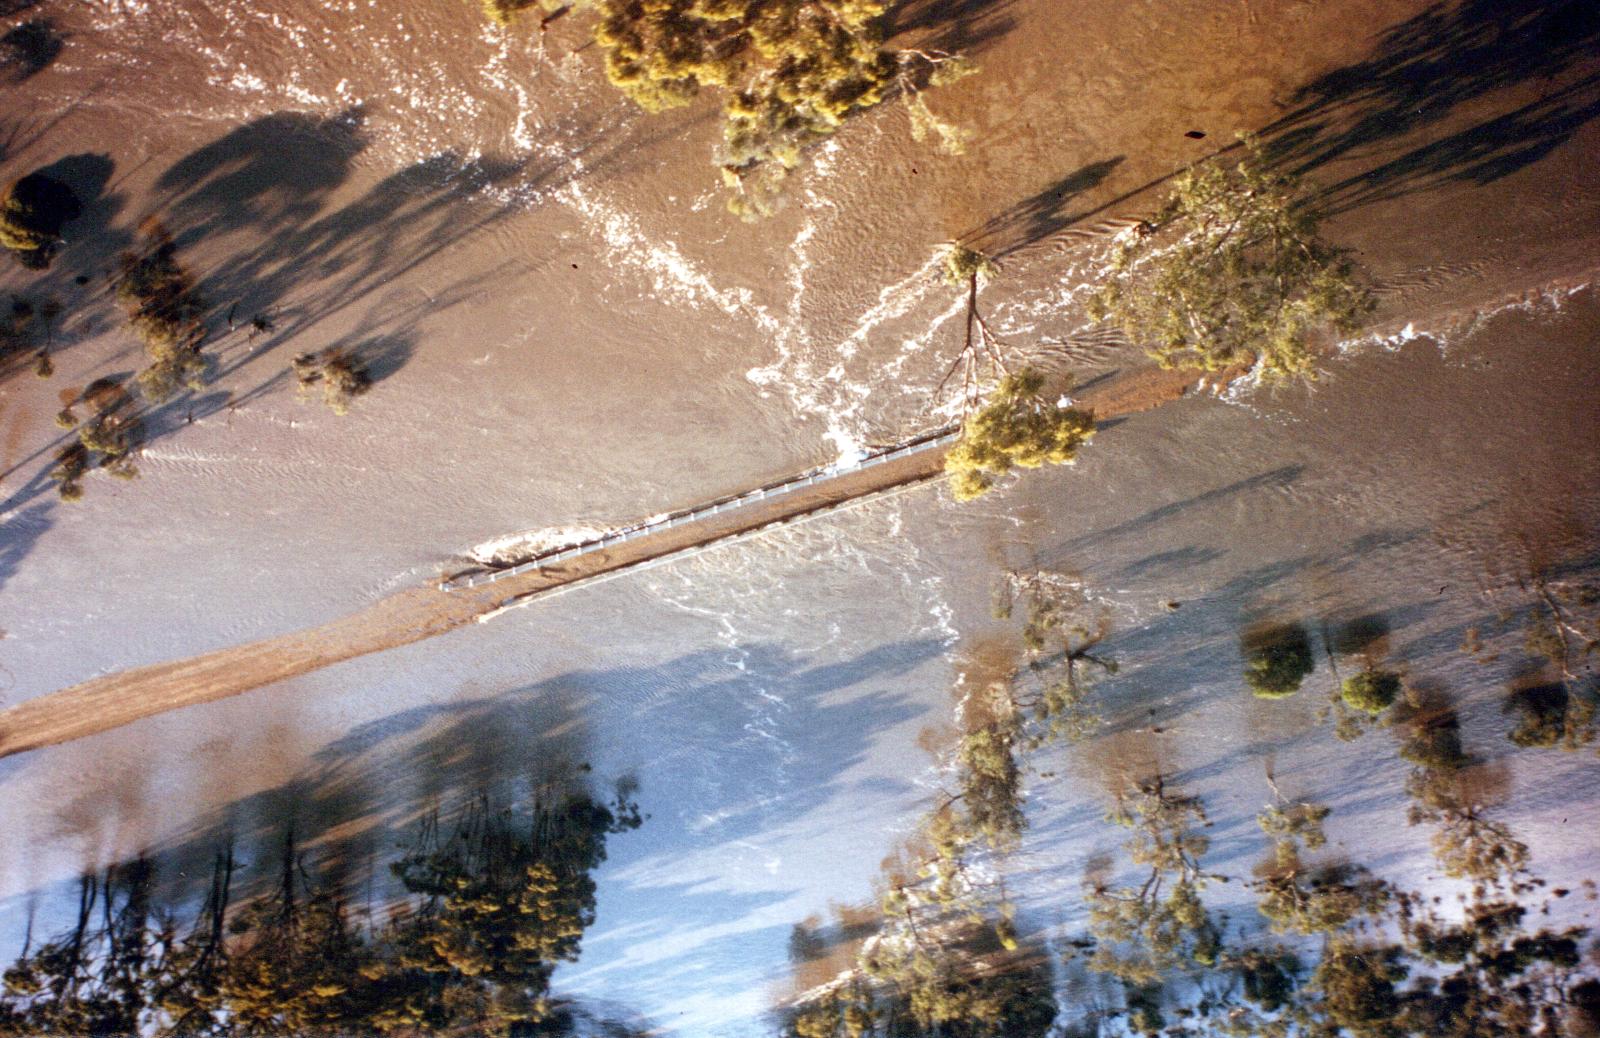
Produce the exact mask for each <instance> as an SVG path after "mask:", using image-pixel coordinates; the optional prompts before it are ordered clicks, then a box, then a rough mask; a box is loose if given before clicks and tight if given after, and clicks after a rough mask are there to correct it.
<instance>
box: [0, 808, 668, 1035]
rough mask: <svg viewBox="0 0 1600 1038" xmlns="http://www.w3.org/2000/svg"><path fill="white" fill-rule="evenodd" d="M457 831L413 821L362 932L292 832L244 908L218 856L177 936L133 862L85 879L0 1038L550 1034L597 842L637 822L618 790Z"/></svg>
mask: <svg viewBox="0 0 1600 1038" xmlns="http://www.w3.org/2000/svg"><path fill="white" fill-rule="evenodd" d="M457 821H458V824H457V825H455V826H454V827H453V828H451V829H450V830H449V831H448V834H447V838H446V839H443V840H441V839H439V838H438V837H439V832H440V829H439V825H438V819H437V817H436V816H434V817H431V818H429V819H427V820H425V821H424V823H423V825H422V828H421V831H420V832H419V834H418V840H417V843H416V844H415V845H413V847H412V849H411V852H410V853H409V854H407V855H406V857H405V858H403V859H402V860H401V861H400V862H399V863H397V865H396V866H395V870H396V872H397V873H398V874H399V877H400V879H401V880H402V882H403V885H404V887H405V888H406V891H407V894H406V895H405V896H403V897H401V898H399V899H398V900H397V902H396V903H395V904H393V905H392V906H391V914H390V917H389V918H388V920H387V921H384V922H382V923H375V922H373V921H372V920H371V919H370V918H369V919H368V920H367V921H366V923H365V925H364V926H363V925H358V924H357V922H356V921H355V920H354V919H353V918H352V915H351V913H350V912H349V911H348V910H347V904H346V898H345V895H344V893H343V890H342V886H341V883H340V882H339V881H338V880H336V879H335V878H334V877H335V873H333V872H332V871H331V870H322V871H321V872H319V871H318V870H316V869H314V868H309V867H308V863H307V862H306V860H305V856H304V854H303V853H302V850H301V848H300V847H299V845H298V844H297V843H296V840H295V838H294V834H293V832H292V831H290V832H289V833H288V834H286V836H285V838H284V840H283V843H282V845H281V848H280V852H279V853H278V854H277V855H276V863H277V869H276V882H274V883H272V884H271V886H270V889H269V890H268V891H266V892H265V893H263V894H261V895H260V896H258V897H254V898H252V899H250V900H248V901H246V902H244V903H242V904H236V903H235V902H234V900H233V897H232V884H233V878H234V871H235V868H234V861H233V855H232V852H231V850H225V851H223V852H219V854H218V856H217V860H216V867H215V870H214V874H213V877H212V883H211V888H210V891H209V893H208V895H207V896H206V898H205V899H204V902H203V903H202V904H201V905H200V907H199V910H198V912H197V914H196V915H195V917H194V920H193V923H192V924H191V925H189V926H188V927H183V926H180V925H179V924H178V921H177V918H176V915H175V913H173V912H171V911H168V910H163V909H160V908H158V907H157V906H156V905H155V903H154V901H153V899H152V892H153V890H154V887H153V875H154V872H153V869H152V867H151V866H150V864H149V863H148V862H145V861H143V860H138V861H135V862H133V863H130V864H128V865H122V866H117V867H115V868H113V869H110V870H107V871H106V872H105V873H104V875H103V876H96V875H86V876H85V877H84V878H83V880H82V882H81V884H80V888H79V899H78V913H77V923H76V925H75V926H74V927H73V928H72V929H70V930H68V931H67V932H65V933H64V934H62V935H60V936H59V937H56V938H54V939H52V940H50V941H46V942H44V943H42V944H41V945H39V946H38V947H37V948H33V947H31V946H25V947H24V949H23V953H22V955H21V956H20V957H19V959H18V960H17V961H16V963H15V964H14V965H13V966H12V967H11V968H10V969H9V970H7V971H6V973H5V986H6V991H5V995H4V997H3V998H0V1034H10V1033H15V1034H30V1035H33V1034H63V1035H65V1034H71V1035H79V1034H83V1035H105V1036H108V1038H109V1036H128V1038H132V1036H134V1035H154V1036H161V1038H179V1036H184V1038H189V1036H223V1035H238V1036H241V1038H243V1036H252V1038H253V1036H266V1035H284V1036H299V1035H309V1034H328V1035H334V1034H340V1035H343V1034H351V1035H353V1034H393V1035H397V1036H404V1038H413V1036H419V1035H425V1034H468V1033H471V1034H474V1035H482V1036H485V1038H488V1036H497V1038H510V1036H511V1035H513V1034H515V1035H518V1036H521V1035H530V1036H531V1035H532V1034H533V1033H535V1028H536V1026H538V1027H543V1028H544V1029H543V1030H538V1031H537V1033H541V1034H542V1033H559V1027H560V1025H561V1024H560V1022H561V1020H563V1019H568V1018H569V1017H570V1014H565V1015H563V1014H559V1013H555V1012H553V1009H552V1005H551V1003H550V1001H549V999H548V988H549V979H550V974H551V972H552V971H553V969H554V968H555V965H556V964H557V963H558V962H561V961H569V960H571V959H573V958H575V957H576V955H577V951H578V945H579V941H580V939H581V936H582V933H583V930H584V928H585V927H587V926H588V925H589V924H590V923H591V922H592V921H593V918H594V896H595V890H594V881H593V878H592V872H593V870H594V868H595V867H596V866H597V865H598V864H599V863H600V861H601V860H603V859H604V857H605V850H604V848H605V842H606V836H607V835H608V834H611V833H616V832H621V831H623V830H626V829H631V828H634V827H636V826H637V825H638V824H639V822H640V817H639V814H638V809H637V807H636V806H635V805H634V804H633V803H632V801H631V799H630V798H629V794H628V791H627V790H626V789H620V790H619V793H618V796H617V798H616V799H615V800H614V801H613V802H612V803H611V804H609V805H601V804H599V803H597V802H595V801H594V800H593V799H592V798H590V797H588V796H587V795H586V794H584V793H583V792H581V791H579V790H577V789H571V788H568V789H565V790H564V791H559V792H554V793H549V794H548V795H547V796H544V797H543V798H542V799H539V800H537V801H536V802H535V803H534V804H533V805H532V807H531V808H526V809H524V808H518V809H516V810H511V809H507V810H491V809H490V808H489V806H488V801H487V799H480V800H478V801H476V802H475V803H474V804H473V805H472V806H471V807H469V808H468V809H467V810H466V811H465V812H464V813H463V814H461V815H460V816H459V818H458V820H457ZM97 920H98V921H97ZM541 1021H542V1022H543V1023H541Z"/></svg>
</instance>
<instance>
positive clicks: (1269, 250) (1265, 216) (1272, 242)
mask: <svg viewBox="0 0 1600 1038" xmlns="http://www.w3.org/2000/svg"><path fill="white" fill-rule="evenodd" d="M1245 149H1246V151H1245V157H1244V158H1243V159H1242V160H1241V161H1240V162H1238V163H1237V164H1235V165H1232V166H1229V165H1226V164H1225V163H1223V162H1222V161H1221V160H1215V161H1212V162H1208V163H1205V164H1203V165H1201V166H1198V167H1196V168H1194V169H1191V170H1189V171H1188V172H1186V173H1184V174H1183V175H1182V176H1180V177H1179V178H1178V180H1177V182H1176V184H1175V185H1174V188H1173V192H1172V195H1171V197H1170V198H1169V199H1168V200H1167V202H1166V205H1165V206H1164V207H1163V208H1162V209H1161V211H1160V213H1159V214H1158V215H1157V216H1156V217H1155V218H1154V219H1153V220H1151V221H1149V222H1148V223H1145V224H1141V225H1140V226H1139V227H1138V228H1136V229H1135V231H1134V232H1133V233H1130V234H1128V235H1126V236H1125V237H1124V239H1123V241H1122V242H1121V244H1120V246H1119V248H1118V250H1117V252H1116V254H1115V256H1114V257H1113V263H1112V273H1111V276H1110V280H1109V281H1108V282H1107V284H1106V285H1105V287H1104V288H1103V289H1102V290H1101V291H1100V293H1099V294H1098V296H1097V297H1096V301H1095V306H1094V308H1093V314H1094V316H1096V317H1110V318H1112V319H1114V320H1115V321H1116V322H1117V323H1118V324H1119V325H1121V326H1122V328H1123V329H1124V330H1125V331H1126V332H1127V334H1128V335H1129V337H1130V338H1132V339H1134V340H1135V341H1137V342H1140V343H1143V344H1145V346H1146V348H1147V349H1148V350H1149V352H1150V355H1151V356H1152V357H1154V358H1155V359H1156V360H1157V361H1158V362H1159V363H1160V364H1161V365H1162V366H1163V367H1175V366H1196V367H1202V368H1205V369H1207V370H1217V369H1219V368H1226V367H1232V366H1234V365H1239V364H1245V363H1248V362H1250V361H1252V360H1255V361H1256V362H1257V363H1259V365H1260V368H1261V372H1262V374H1263V375H1264V376H1265V377H1268V378H1285V377H1300V378H1311V377H1313V376H1314V374H1315V362H1314V355H1313V352H1312V349H1311V345H1310V341H1311V337H1312V336H1313V334H1315V333H1316V332H1317V331H1318V330H1319V329H1322V328H1325V327H1332V328H1333V329H1335V330H1337V331H1340V332H1348V331H1351V330H1353V329H1354V328H1355V327H1356V326H1357V325H1358V324H1359V323H1360V321H1361V320H1362V319H1363V318H1364V317H1365V316H1366V315H1367V314H1369V313H1370V312H1371V311H1372V309H1373V306H1374V301H1373V297H1372V295H1371V293H1370V292H1368V291H1367V290H1366V289H1365V288H1364V287H1362V286H1361V284H1360V283H1359V281H1358V278H1357V275H1356V270H1355V265H1354V264H1353V263H1352V262H1351V260H1350V259H1349V258H1348V256H1347V255H1346V254H1345V253H1343V252H1341V251H1340V250H1338V249H1335V248H1332V247H1331V246H1329V245H1327V244H1325V243H1324V242H1323V241H1322V240H1321V239H1320V238H1319V237H1318V235H1317V228H1318V223H1319V218H1318V216H1317V214H1316V213H1315V212H1314V211H1313V210H1312V209H1311V207H1310V206H1309V205H1308V204H1307V202H1306V201H1305V199H1304V198H1303V197H1302V195H1301V192H1300V188H1299V185H1298V183H1297V182H1296V181H1295V180H1294V178H1292V177H1290V176H1288V175H1286V174H1283V173H1278V172H1274V171H1272V170H1271V169H1269V167H1268V164H1267V162H1266V161H1265V158H1264V156H1263V155H1262V154H1261V151H1260V149H1259V148H1258V147H1257V146H1256V145H1255V144H1254V143H1253V142H1250V141H1246V142H1245Z"/></svg>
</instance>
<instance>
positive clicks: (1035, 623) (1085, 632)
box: [995, 571, 1117, 748]
mask: <svg viewBox="0 0 1600 1038" xmlns="http://www.w3.org/2000/svg"><path fill="white" fill-rule="evenodd" d="M1019 602H1020V603H1021V604H1022V605H1023V606H1024V608H1025V609H1026V617H1025V619H1024V621H1023V625H1022V632H1021V633H1022V643H1023V648H1024V651H1025V653H1026V656H1027V670H1026V677H1027V679H1028V681H1027V683H1026V685H1024V683H1023V680H1022V679H1023V675H1017V676H1016V677H1014V678H1013V679H1012V681H1011V682H1010V685H1009V689H1010V698H1011V701H1012V703H1013V704H1014V705H1015V707H1016V709H1017V710H1018V711H1019V712H1020V713H1021V714H1022V715H1023V716H1025V717H1026V718H1027V719H1028V721H1029V722H1030V726H1031V728H1032V731H1031V734H1030V735H1029V736H1028V745H1029V747H1030V748H1036V747H1038V746H1041V745H1044V744H1045V743H1048V742H1053V741H1055V740H1057V739H1061V738H1065V739H1068V740H1069V741H1072V742H1079V741H1081V740H1083V739H1086V738H1088V737H1089V736H1090V735H1092V734H1093V733H1094V731H1095V730H1096V729H1097V728H1099V727H1100V725H1101V724H1102V723H1103V720H1102V718H1101V716H1100V714H1099V712H1098V711H1097V710H1095V709H1094V708H1093V707H1092V706H1091V705H1090V703H1089V698H1090V694H1091V692H1092V691H1093V687H1094V685H1093V681H1092V675H1093V674H1094V673H1095V672H1099V673H1101V674H1115V673H1116V672H1117V662H1116V660H1114V659H1111V658H1109V657H1108V656H1106V655H1105V654H1104V652H1103V651H1102V650H1101V648H1100V646H1101V643H1102V642H1104V641H1105V639H1106V638H1107V637H1108V636H1109V635H1110V633H1111V616H1110V614H1109V612H1107V611H1106V610H1105V609H1104V608H1097V607H1094V606H1092V605H1091V602H1090V598H1089V595H1088V593H1087V592H1086V590H1085V589H1084V586H1083V583H1082V582H1081V581H1078V580H1074V579H1072V578H1070V577H1067V576H1065V575H1063V574H1060V573H1050V572H1045V571H1038V572H1035V573H1016V572H1011V573H1007V574H1006V575H1005V577H1004V579H1003V580H1002V581H1001V582H1000V584H999V586H998V587H997V588H996V592H995V616H996V618H997V619H1008V618H1010V617H1011V615H1012V612H1013V610H1014V608H1015V607H1016V605H1017V604H1018V603H1019Z"/></svg>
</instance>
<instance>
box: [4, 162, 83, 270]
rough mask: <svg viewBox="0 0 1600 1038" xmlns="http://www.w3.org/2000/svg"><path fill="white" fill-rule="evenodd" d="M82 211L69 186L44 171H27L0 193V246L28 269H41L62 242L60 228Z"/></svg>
mask: <svg viewBox="0 0 1600 1038" xmlns="http://www.w3.org/2000/svg"><path fill="white" fill-rule="evenodd" d="M82 212H83V205H82V203H80V202H79V201H78V196H77V195H75V194H73V192H72V189H71V188H70V187H68V186H67V185H65V184H63V183H62V182H61V181H59V180H56V179H55V178H54V177H51V176H48V175H46V174H44V173H29V174H28V175H27V176H25V177H23V178H21V179H20V180H16V181H13V182H12V183H11V186H10V187H8V188H6V191H5V194H4V195H0V248H5V249H6V250H8V251H9V252H10V253H11V254H12V255H14V256H16V257H17V262H18V263H21V264H22V265H23V266H24V267H27V268H28V269H30V270H44V269H45V268H47V267H49V266H50V260H51V259H52V258H53V257H54V255H55V252H56V249H57V248H58V247H59V246H60V244H61V228H62V227H64V226H65V225H66V224H67V223H68V222H70V221H72V220H75V219H77V217H78V216H79V215H80V214H81V213H82Z"/></svg>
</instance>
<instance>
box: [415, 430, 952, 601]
mask: <svg viewBox="0 0 1600 1038" xmlns="http://www.w3.org/2000/svg"><path fill="white" fill-rule="evenodd" d="M960 436H961V432H960V430H959V429H955V428H946V429H942V430H940V431H938V432H934V433H929V434H927V435H925V436H920V437H918V438H916V439H914V440H910V441H908V442H906V443H903V444H899V445H897V446H895V447H891V448H889V449H887V450H882V451H876V452H874V453H872V454H868V455H867V456H866V457H864V458H862V459H861V460H860V461H857V462H854V463H853V464H850V465H844V466H835V467H830V468H824V469H818V470H815V471H812V472H808V473H806V474H804V475H801V476H793V477H790V478H789V479H786V480H783V481H781V482H778V483H772V484H768V485H766V486H762V487H757V488H756V489H754V490H747V491H745V492H744V493H742V494H736V495H734V496H732V497H726V498H719V499H718V500H716V501H712V502H709V503H707V504H703V505H696V506H695V507H693V508H687V509H683V510H680V511H677V512H673V513H670V514H669V515H666V516H664V517H662V518H660V519H656V520H654V521H653V522H645V523H637V524H635V525H633V526H629V527H626V528H624V529H622V530H617V531H613V532H611V533H607V534H603V535H601V536H599V537H593V538H590V539H589V540H587V541H580V542H579V543H577V544H573V545H569V546H567V547H564V548H559V549H556V550H554V551H549V552H545V553H543V554H540V555H535V556H533V557H532V558H529V559H527V560H525V561H523V562H519V563H516V564H515V565H512V566H506V567H502V568H498V569H485V570H480V571H475V572H468V573H458V574H456V575H455V576H452V577H449V578H447V579H445V580H441V581H440V582H439V589H440V590H441V591H457V590H461V589H464V588H475V587H483V586H484V585H486V584H492V583H494V582H496V581H500V580H507V579H510V578H512V577H517V576H521V575H523V574H525V573H532V572H533V571H535V570H539V569H543V568H544V567H546V566H553V565H555V564H556V563H559V562H565V561H567V560H568V559H574V558H577V557H578V556H580V555H588V554H591V553H593V552H597V551H604V550H606V549H607V548H612V547H615V546H616V545H618V544H625V543H627V542H629V541H634V540H638V539H639V538H641V537H647V536H650V535H653V534H657V533H661V532H663V531H666V530H671V529H675V528H677V527H679V526H685V525H688V524H690V523H694V522H699V521H701V520H703V519H707V518H710V517H711V516H714V515H722V514H725V513H727V512H733V511H737V510H739V509H741V508H747V507H749V506H751V505H753V504H757V503H759V502H763V501H770V500H772V499H773V498H775V497H782V496H784V495H785V494H792V493H794V492H795V491H797V490H801V489H804V488H806V487H811V486H816V485H817V484H819V483H828V482H831V481H833V480H835V479H840V478H842V477H844V476H847V475H850V474H852V473H855V472H860V471H862V470H863V469H869V468H872V467H874V466H877V465H883V464H887V463H888V462H891V461H895V460H897V459H899V458H904V457H909V456H910V455H913V454H919V453H921V452H923V451H927V450H934V449H936V448H938V447H943V446H946V445H948V444H951V443H954V442H955V441H956V440H957V439H959V438H960Z"/></svg>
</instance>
